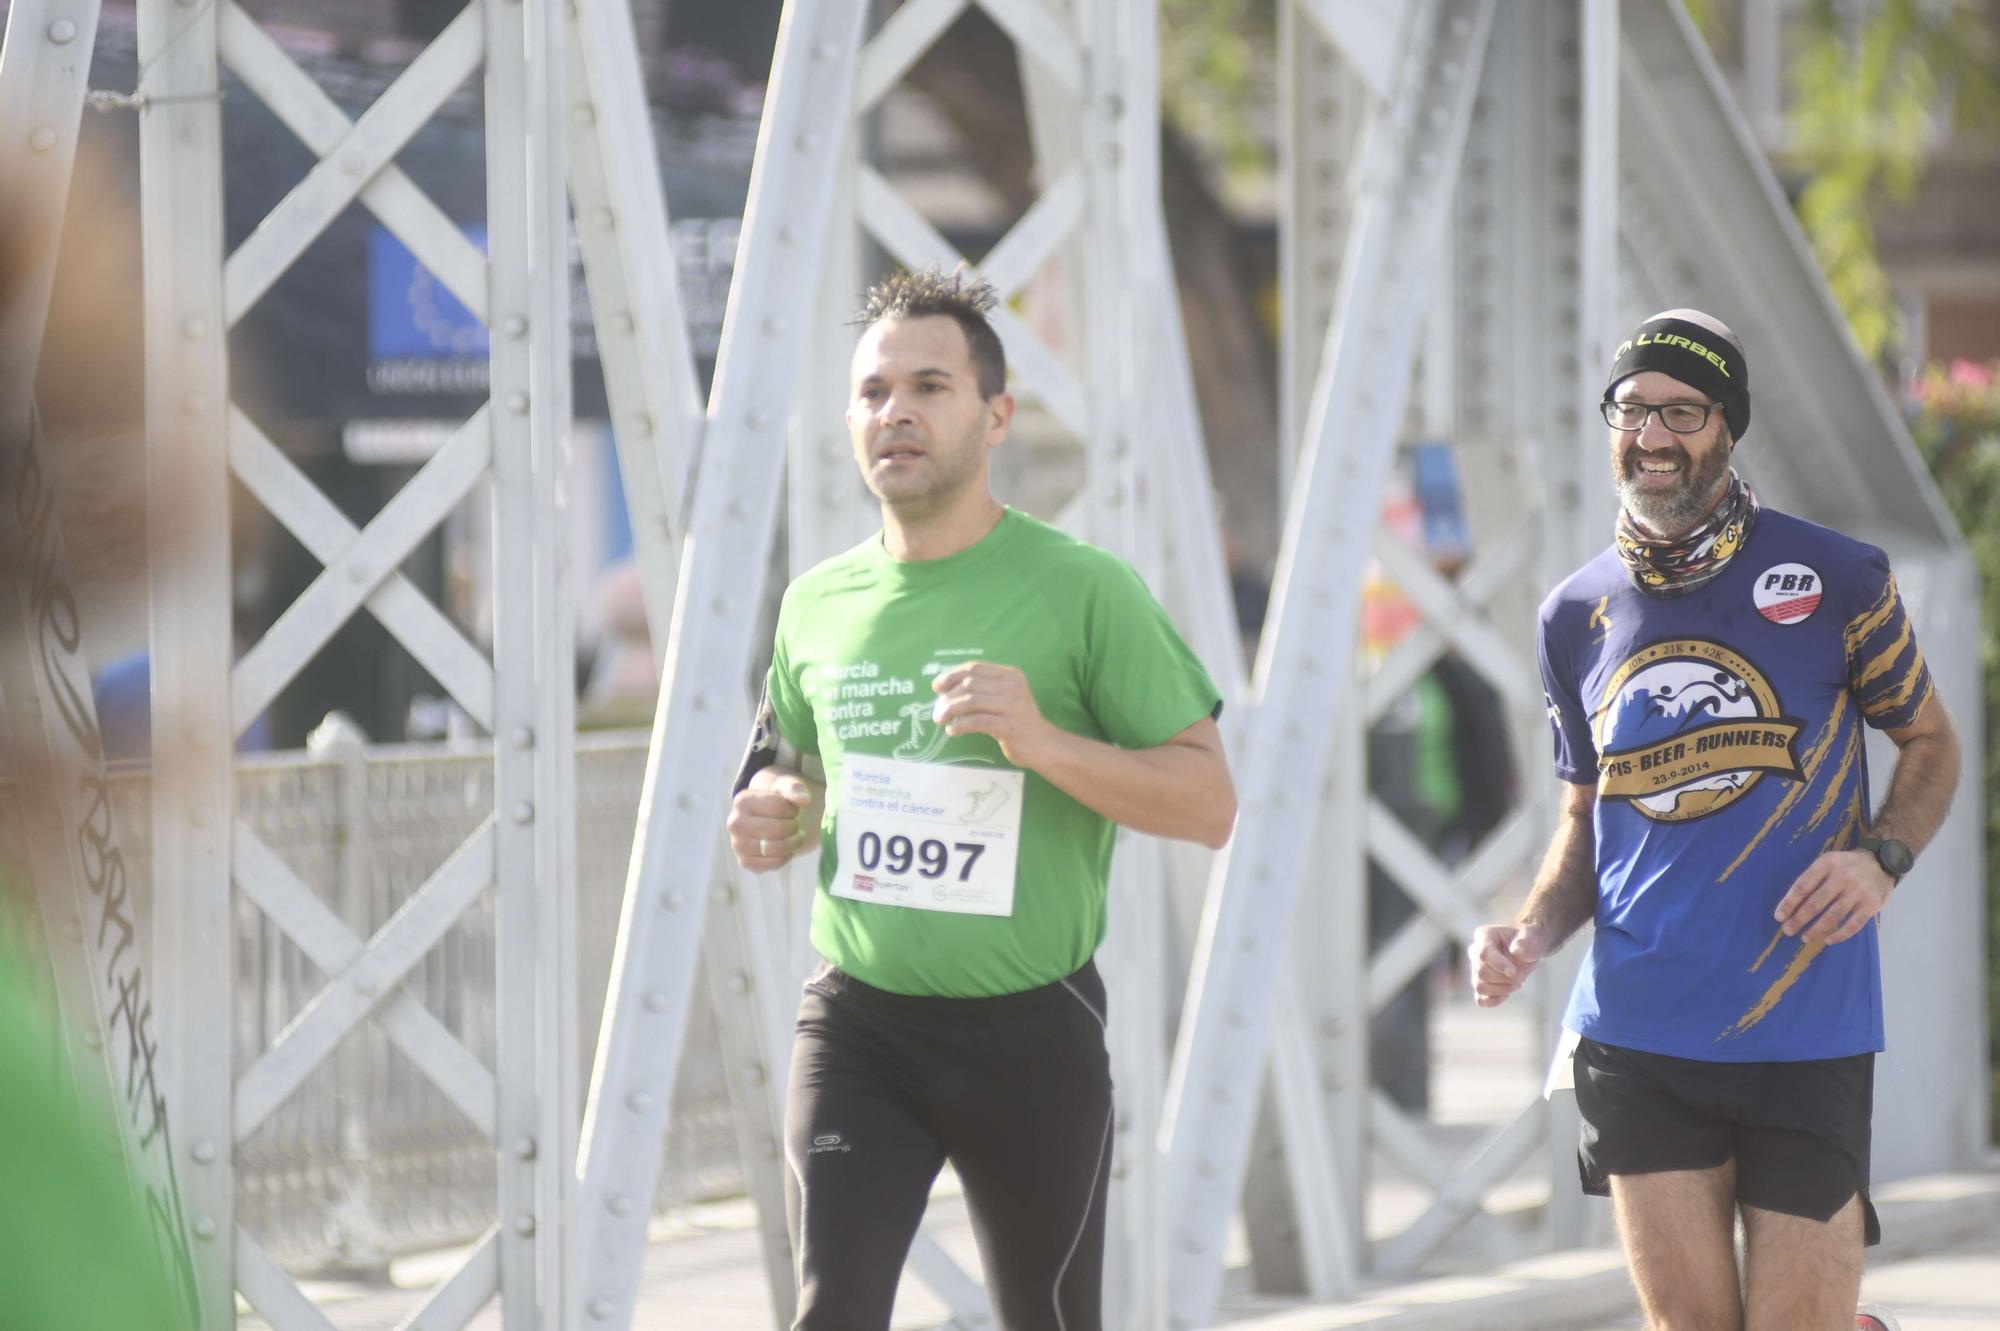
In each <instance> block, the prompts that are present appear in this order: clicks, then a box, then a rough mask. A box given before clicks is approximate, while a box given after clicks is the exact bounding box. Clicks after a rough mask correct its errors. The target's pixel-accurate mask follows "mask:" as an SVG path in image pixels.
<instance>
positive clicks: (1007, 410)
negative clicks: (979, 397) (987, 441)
mask: <svg viewBox="0 0 2000 1331" xmlns="http://www.w3.org/2000/svg"><path fill="white" fill-rule="evenodd" d="M986 409H987V410H988V411H990V412H992V413H993V415H992V418H991V420H990V421H989V423H988V425H987V430H988V432H989V433H990V432H991V431H994V430H998V431H1000V433H1001V436H1002V437H1003V438H1004V437H1005V435H1006V433H1007V427H1008V425H1009V424H1011V423H1012V422H1013V420H1014V395H1013V394H1012V393H995V394H994V395H993V396H992V397H990V398H988V399H987V401H986ZM994 442H995V443H998V442H999V440H997V439H996V440H994Z"/></svg>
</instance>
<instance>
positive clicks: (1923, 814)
mask: <svg viewBox="0 0 2000 1331" xmlns="http://www.w3.org/2000/svg"><path fill="white" fill-rule="evenodd" d="M1883 733H1885V734H1887V735H1888V736H1889V738H1890V739H1892V740H1894V741H1895V742H1896V766H1895V769H1894V771H1892V772H1891V773H1890V775H1889V793H1888V795H1887V796H1886V797H1885V798H1884V799H1883V801H1882V808H1881V811H1880V812H1878V813H1877V814H1876V815H1875V821H1874V822H1873V823H1872V824H1871V825H1870V828H1869V833H1870V835H1872V836H1879V837H1892V838H1894V839H1895V840H1897V841H1900V842H1902V843H1903V844H1904V845H1906V846H1908V847H1909V848H1910V849H1911V850H1912V851H1913V852H1914V851H1921V850H1922V849H1923V848H1924V847H1925V846H1927V845H1929V844H1930V840H1931V838H1932V837H1934V836H1936V835H1937V830H1938V828H1939V827H1940V826H1942V825H1943V823H1944V816H1945V814H1946V813H1947V812H1948V811H1949V810H1950V809H1951V797H1952V794H1953V793H1954V792H1955V791H1956V790H1957V789H1958V769H1959V747H1958V731H1957V730H1956V729H1955V728H1954V727H1953V726H1952V724H1951V717H1950V716H1949V715H1947V714H1946V712H1945V710H1944V703H1943V701H1942V700H1941V699H1939V698H1938V696H1937V695H1936V694H1935V693H1933V694H1932V695H1931V698H1930V701H1929V702H1927V703H1925V704H1924V706H1923V710H1921V711H1919V712H1918V713H1917V715H1916V719H1915V720H1913V721H1911V722H1910V724H1908V725H1906V726H1902V727H1900V728H1898V729H1895V730H1889V731H1885V732H1883Z"/></svg>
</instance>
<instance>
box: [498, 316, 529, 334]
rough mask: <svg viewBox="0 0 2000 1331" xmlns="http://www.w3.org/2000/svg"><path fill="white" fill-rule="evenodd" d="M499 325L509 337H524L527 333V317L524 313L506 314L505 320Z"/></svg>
mask: <svg viewBox="0 0 2000 1331" xmlns="http://www.w3.org/2000/svg"><path fill="white" fill-rule="evenodd" d="M501 327H502V328H503V329H504V330H505V331H506V333H507V336H509V337H526V336H527V335H528V317H527V316H526V315H525V314H510V315H508V316H507V322H506V323H504V324H502V325H501Z"/></svg>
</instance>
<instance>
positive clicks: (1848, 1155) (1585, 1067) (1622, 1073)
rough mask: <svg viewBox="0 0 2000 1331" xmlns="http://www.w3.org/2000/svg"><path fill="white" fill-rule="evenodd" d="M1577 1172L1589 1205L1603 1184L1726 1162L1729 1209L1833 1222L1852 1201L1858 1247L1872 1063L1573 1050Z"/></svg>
mask: <svg viewBox="0 0 2000 1331" xmlns="http://www.w3.org/2000/svg"><path fill="white" fill-rule="evenodd" d="M1574 1058H1575V1067H1576V1107H1577V1112H1578V1113H1579V1114H1580V1115H1581V1116H1582V1118H1583V1133H1582V1140H1581V1142H1580V1143H1579V1145H1578V1147H1577V1153H1576V1158H1577V1171H1578V1173H1579V1174H1581V1175H1582V1178H1583V1190H1584V1191H1585V1192H1586V1193H1589V1194H1590V1195H1591V1196H1593V1197H1607V1196H1609V1195H1610V1193H1611V1185H1610V1179H1609V1176H1610V1175H1612V1174H1656V1173H1660V1172H1662V1171H1665V1170H1670V1169H1713V1168H1715V1167H1716V1166H1717V1165H1720V1164H1722V1163H1724V1162H1725V1161H1727V1160H1729V1159H1731V1158H1734V1159H1735V1161H1736V1200H1737V1201H1738V1202H1739V1203H1741V1204H1743V1205H1746V1206H1755V1207H1758V1208H1760V1209H1761V1210H1765V1211H1778V1212H1782V1213H1783V1214H1785V1215H1796V1216H1803V1217H1805V1218H1807V1219H1810V1220H1821V1221H1825V1220H1831V1219H1832V1218H1833V1216H1834V1214H1835V1213H1836V1212H1838V1211H1839V1210H1840V1208H1841V1207H1843V1206H1845V1205H1847V1199H1848V1198H1850V1197H1853V1196H1855V1195H1856V1194H1857V1193H1858V1194H1859V1195H1860V1197H1861V1211H1862V1219H1863V1220H1864V1221H1865V1222H1866V1231H1867V1242H1868V1243H1869V1244H1871V1245H1872V1244H1875V1243H1879V1242H1881V1240H1882V1227H1881V1225H1880V1224H1879V1223H1878V1222H1877V1220H1876V1218H1875V1207H1874V1205H1873V1203H1871V1202H1870V1201H1869V1200H1868V1143H1869V1123H1870V1119H1871V1118H1872V1117H1873V1114H1874V1102H1875V1055H1873V1054H1856V1055H1854V1056H1853V1057H1851V1058H1829V1059H1816V1060H1811V1061H1806V1062H1797V1063H1711V1062H1707V1061H1704V1060H1699V1059H1691V1058H1671V1057H1669V1056H1667V1055H1665V1054H1649V1053H1644V1052H1642V1051H1640V1050H1637V1049H1624V1048H1621V1047H1619V1046H1617V1045H1608V1044H1600V1043H1598V1042H1597V1041H1596V1040H1591V1039H1585V1040H1583V1041H1582V1042H1581V1043H1580V1044H1578V1045H1577V1049H1576V1053H1575V1055H1574Z"/></svg>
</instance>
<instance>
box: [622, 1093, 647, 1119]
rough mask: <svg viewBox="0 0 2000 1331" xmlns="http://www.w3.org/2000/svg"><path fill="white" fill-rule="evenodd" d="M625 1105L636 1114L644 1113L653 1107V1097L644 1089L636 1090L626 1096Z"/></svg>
mask: <svg viewBox="0 0 2000 1331" xmlns="http://www.w3.org/2000/svg"><path fill="white" fill-rule="evenodd" d="M625 1107H626V1108H627V1109H629V1110H631V1111H632V1112H633V1113H635V1114H643V1113H645V1112H646V1111H647V1110H649V1109H651V1108H652V1107H653V1097H652V1096H650V1095H648V1094H646V1093H645V1092H644V1091H634V1092H632V1094H630V1095H628V1096H626V1097H625Z"/></svg>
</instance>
